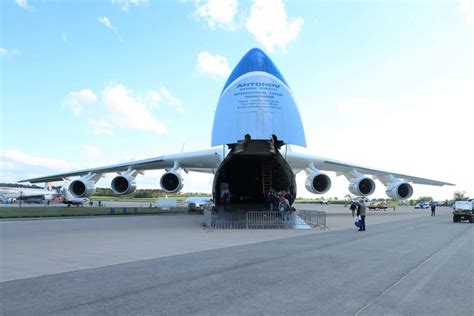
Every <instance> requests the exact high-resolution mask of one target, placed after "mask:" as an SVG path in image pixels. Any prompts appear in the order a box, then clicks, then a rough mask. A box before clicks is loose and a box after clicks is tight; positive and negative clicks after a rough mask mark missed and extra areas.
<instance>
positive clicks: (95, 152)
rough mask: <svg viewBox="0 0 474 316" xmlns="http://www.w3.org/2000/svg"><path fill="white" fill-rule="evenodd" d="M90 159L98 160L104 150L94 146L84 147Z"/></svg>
mask: <svg viewBox="0 0 474 316" xmlns="http://www.w3.org/2000/svg"><path fill="white" fill-rule="evenodd" d="M82 148H83V149H84V151H85V152H86V155H87V157H88V158H98V157H100V156H102V150H100V149H99V148H97V147H96V146H93V145H84V146H82Z"/></svg>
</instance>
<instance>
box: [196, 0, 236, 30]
mask: <svg viewBox="0 0 474 316" xmlns="http://www.w3.org/2000/svg"><path fill="white" fill-rule="evenodd" d="M196 5H198V8H197V9H196V10H195V11H194V12H193V13H192V15H193V16H194V17H196V18H201V19H204V20H206V21H207V24H208V25H209V26H210V27H211V28H213V29H215V28H216V27H217V26H219V27H223V28H229V29H233V28H234V17H235V15H236V13H237V6H238V1H237V0H208V1H207V2H206V3H204V4H201V2H200V1H197V2H196Z"/></svg>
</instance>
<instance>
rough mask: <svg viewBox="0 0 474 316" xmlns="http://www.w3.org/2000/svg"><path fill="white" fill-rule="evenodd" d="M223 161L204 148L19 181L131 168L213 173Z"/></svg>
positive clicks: (59, 179)
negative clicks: (175, 168) (177, 168)
mask: <svg viewBox="0 0 474 316" xmlns="http://www.w3.org/2000/svg"><path fill="white" fill-rule="evenodd" d="M221 161H222V154H221V153H220V151H219V150H213V149H211V150H203V151H195V152H187V153H180V154H174V155H166V156H160V157H155V158H150V159H144V160H136V161H131V162H125V163H120V164H115V165H110V166H105V167H98V168H90V169H84V170H78V171H73V172H67V173H60V174H55V175H51V176H46V177H39V178H31V179H25V180H21V181H19V182H31V183H39V182H54V181H62V180H64V179H66V178H68V177H74V176H83V175H87V174H103V173H111V172H123V171H127V170H129V169H132V170H137V171H145V170H157V169H171V168H173V167H179V168H181V169H183V170H185V171H188V170H190V171H197V172H205V173H213V172H214V171H215V169H217V167H218V166H219V164H220V162H221Z"/></svg>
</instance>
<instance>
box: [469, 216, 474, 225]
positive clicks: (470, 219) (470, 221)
mask: <svg viewBox="0 0 474 316" xmlns="http://www.w3.org/2000/svg"><path fill="white" fill-rule="evenodd" d="M473 222H474V221H473V220H472V216H471V217H469V223H471V224H472V223H473Z"/></svg>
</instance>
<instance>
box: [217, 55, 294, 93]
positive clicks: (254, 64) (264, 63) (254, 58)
mask: <svg viewBox="0 0 474 316" xmlns="http://www.w3.org/2000/svg"><path fill="white" fill-rule="evenodd" d="M252 71H264V72H267V73H269V74H272V75H273V76H275V77H277V78H278V79H280V80H281V81H282V82H283V83H284V84H285V85H286V86H287V87H288V83H287V82H286V80H285V78H283V76H282V75H281V73H280V71H279V70H278V68H277V67H276V66H275V64H273V62H272V60H271V59H270V57H268V56H267V54H265V53H264V52H263V51H262V50H261V49H260V48H252V49H251V50H249V51H248V52H247V54H245V55H244V57H242V59H241V60H240V62H239V63H238V64H237V66H235V68H234V70H233V71H232V73H231V74H230V76H229V78H228V79H227V82H226V83H225V85H224V88H223V89H222V92H224V90H225V89H226V88H227V87H228V86H229V85H230V84H231V83H232V82H233V81H234V80H235V79H237V78H239V77H240V76H242V75H245V74H246V73H248V72H252ZM222 92H221V94H222Z"/></svg>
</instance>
